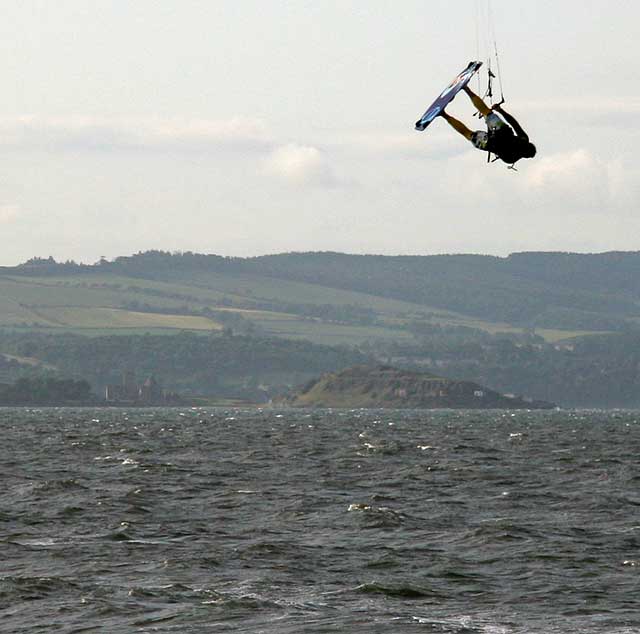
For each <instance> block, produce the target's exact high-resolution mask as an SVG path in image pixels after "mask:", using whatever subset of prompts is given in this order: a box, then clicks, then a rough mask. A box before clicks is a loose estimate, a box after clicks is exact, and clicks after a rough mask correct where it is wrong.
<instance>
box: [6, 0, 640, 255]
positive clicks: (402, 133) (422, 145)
mask: <svg viewBox="0 0 640 634" xmlns="http://www.w3.org/2000/svg"><path fill="white" fill-rule="evenodd" d="M491 5H492V13H493V24H494V28H495V33H496V39H497V44H498V50H499V54H500V64H501V70H502V79H503V85H504V89H505V93H506V99H507V103H506V104H505V107H508V109H509V110H510V112H512V113H513V114H514V115H515V116H517V117H518V119H519V120H520V122H521V124H522V125H523V127H524V128H525V129H526V130H527V132H528V133H529V135H530V137H531V139H532V140H533V141H534V142H535V143H536V145H537V146H538V156H537V157H536V158H535V159H533V160H531V161H521V162H520V163H519V164H518V167H519V171H518V172H513V171H510V170H508V169H507V168H506V166H505V165H504V164H503V163H501V162H498V163H494V164H492V165H487V164H486V162H485V156H486V155H485V154H484V153H481V152H479V151H478V150H475V149H474V148H473V147H472V146H471V145H470V144H469V143H468V142H466V141H465V140H464V139H463V138H462V137H460V136H458V135H457V134H455V133H454V132H453V130H451V129H450V128H449V127H448V125H446V123H445V122H444V121H443V120H441V119H439V120H437V121H435V122H434V124H433V125H432V126H431V127H430V128H429V129H428V130H427V131H425V132H422V133H420V132H416V131H414V129H413V124H414V122H415V121H416V119H418V118H419V116H420V115H421V114H422V112H423V111H424V110H425V108H426V107H427V106H428V105H429V103H430V102H431V101H432V100H433V98H434V97H435V96H436V95H437V94H438V93H439V92H440V91H441V90H442V89H443V88H444V86H445V85H446V84H447V83H448V82H449V81H450V80H451V79H452V78H453V77H454V76H455V75H456V74H457V73H458V72H459V71H460V70H461V69H462V68H463V67H464V66H466V64H467V63H468V62H469V60H471V59H474V58H476V56H477V55H478V52H480V58H481V59H484V58H485V57H486V50H487V46H486V45H485V40H486V39H487V38H486V33H487V28H486V19H485V14H486V8H487V1H486V0H478V1H476V0H459V1H457V2H453V1H451V0H442V1H440V0H403V1H402V2H398V1H393V0H366V1H364V0H362V1H358V2H356V1H349V0H322V1H321V2H320V1H306V0H297V1H285V0H233V1H232V0H228V1H227V0H217V1H216V0H198V1H196V0H180V1H178V0H174V1H169V0H136V1H135V2H131V1H130V0H108V1H107V0H77V1H76V0H56V2H51V1H49V0H42V1H38V2H36V1H32V0H16V1H12V0H4V1H3V2H2V21H1V22H0V78H1V80H2V85H3V90H2V101H1V102H0V164H1V170H0V236H1V252H0V264H15V263H18V262H21V261H24V260H26V259H28V258H30V257H32V256H36V255H37V256H45V257H46V256H49V255H52V256H53V257H55V258H56V259H61V260H65V259H76V260H80V261H83V262H94V261H96V260H97V259H98V258H99V257H100V256H106V257H107V258H113V257H116V256H118V255H128V254H131V253H134V252H137V251H141V250H147V249H162V250H168V251H175V250H181V251H186V250H191V251H197V252H204V253H217V254H223V255H241V256H245V255H258V254H264V253H277V252H283V251H294V250H295V251H307V250H334V251H345V252H350V253H383V254H433V253H459V252H465V253H490V254H496V255H506V254H508V253H510V252H513V251H521V250H563V251H580V252H594V251H595V252H600V251H607V250H637V249H638V248H639V241H638V237H639V236H640V213H639V211H640V209H639V204H638V203H639V202H640V158H639V151H638V148H639V147H640V126H639V125H638V120H639V119H638V117H639V116H640V73H638V70H637V60H638V57H639V56H638V49H639V42H638V39H639V38H638V36H639V34H640V29H639V27H638V24H639V23H640V5H639V4H638V3H637V2H635V1H633V0H609V2H606V3H605V2H602V0H597V1H592V0H553V1H552V0H535V2H532V1H531V0H509V1H508V2H507V1H506V0H493V2H492V3H491ZM474 85H477V84H475V83H474ZM448 111H449V112H450V113H451V114H454V115H457V116H459V117H460V118H462V119H464V120H465V121H466V122H467V123H468V124H469V125H470V126H471V127H475V128H480V127H481V123H480V122H478V120H477V119H474V118H473V117H472V114H473V109H472V107H471V106H470V105H469V103H468V99H467V98H466V96H465V95H464V94H460V95H459V96H458V97H457V99H456V100H455V101H454V103H453V104H451V106H450V107H449V109H448Z"/></svg>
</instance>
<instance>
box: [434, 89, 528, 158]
mask: <svg viewBox="0 0 640 634" xmlns="http://www.w3.org/2000/svg"><path fill="white" fill-rule="evenodd" d="M463 90H464V91H465V92H466V93H467V95H469V99H471V102H472V103H473V105H474V107H475V108H476V109H477V110H478V112H479V113H480V115H481V116H482V117H484V120H485V123H486V124H487V131H486V132H485V131H484V130H476V131H475V132H474V131H473V130H470V129H469V128H467V126H466V125H465V124H464V123H462V121H459V120H458V119H456V118H455V117H452V116H451V115H449V114H447V113H446V112H445V111H444V110H443V111H442V112H441V113H440V116H441V117H443V118H444V119H445V120H446V121H447V123H449V125H450V126H451V127H452V128H453V129H454V130H456V131H457V132H459V133H460V134H461V135H462V136H463V137H465V139H467V140H469V141H471V143H472V144H473V145H474V147H477V148H478V149H479V150H483V151H484V152H489V153H491V154H495V155H496V156H497V157H498V158H500V159H502V160H503V161H504V162H505V163H509V164H510V165H513V164H514V163H515V162H516V161H519V160H520V159H521V158H533V157H534V156H535V155H536V146H535V145H534V144H533V143H531V142H530V141H529V137H528V135H527V133H526V132H525V131H524V130H523V129H522V128H521V127H520V124H519V123H518V122H517V121H516V119H515V117H513V116H512V115H510V114H509V113H508V112H506V111H505V110H504V108H502V106H501V105H500V104H496V105H494V106H493V107H492V108H489V106H487V104H486V103H485V102H484V101H483V100H482V99H481V98H480V97H478V95H476V94H475V93H474V92H473V91H472V90H471V89H470V88H469V86H465V87H464V88H463ZM496 112H499V113H500V114H501V115H502V117H504V120H505V121H506V123H505V121H503V120H502V119H501V118H500V117H499V116H498V115H497V114H496ZM507 124H508V125H507Z"/></svg>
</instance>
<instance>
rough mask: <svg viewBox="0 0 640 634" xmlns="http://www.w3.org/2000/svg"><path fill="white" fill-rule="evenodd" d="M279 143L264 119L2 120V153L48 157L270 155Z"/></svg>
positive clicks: (48, 118)
mask: <svg viewBox="0 0 640 634" xmlns="http://www.w3.org/2000/svg"><path fill="white" fill-rule="evenodd" d="M272 145H273V139H272V137H271V135H270V133H269V131H268V129H267V126H266V125H265V124H264V122H262V121H261V120H259V119H250V118H243V117H232V118H230V119H224V120H216V119H185V118H163V117H144V118H107V117H86V116H75V117H73V116H72V117H37V116H20V117H13V118H4V119H0V148H2V147H4V148H8V149H13V150H34V149H35V150H45V151H55V152H58V151H61V150H62V151H64V150H73V151H78V150H80V151H82V150H84V151H114V150H127V151H130V150H138V151H150V152H158V151H160V152H162V151H180V152H211V151H219V150H225V151H229V150H242V151H247V150H249V151H251V150H253V151H264V150H265V149H268V148H270V147H272Z"/></svg>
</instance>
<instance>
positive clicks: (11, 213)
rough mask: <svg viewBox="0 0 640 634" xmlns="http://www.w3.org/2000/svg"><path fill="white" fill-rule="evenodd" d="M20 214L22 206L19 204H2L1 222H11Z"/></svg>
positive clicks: (0, 209) (0, 206) (0, 207)
mask: <svg viewBox="0 0 640 634" xmlns="http://www.w3.org/2000/svg"><path fill="white" fill-rule="evenodd" d="M19 214H20V208H19V207H18V206H17V205H0V224H4V223H7V224H8V223H10V222H12V221H13V220H15V219H16V218H17V217H18V215H19Z"/></svg>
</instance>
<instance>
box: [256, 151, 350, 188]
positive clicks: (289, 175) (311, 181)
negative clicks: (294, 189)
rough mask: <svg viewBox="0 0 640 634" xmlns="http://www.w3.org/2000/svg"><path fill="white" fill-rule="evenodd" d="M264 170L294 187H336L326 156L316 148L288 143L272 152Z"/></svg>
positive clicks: (336, 180)
mask: <svg viewBox="0 0 640 634" xmlns="http://www.w3.org/2000/svg"><path fill="white" fill-rule="evenodd" d="M266 169H267V172H268V173H270V174H274V175H276V176H278V177H280V178H282V179H284V180H285V181H287V182H289V183H291V184H294V185H318V186H324V187H332V186H336V185H338V184H339V183H338V179H337V178H336V177H335V175H334V173H333V171H332V170H331V167H330V165H329V162H328V158H327V156H326V154H325V153H324V152H323V151H322V150H319V149H318V148H317V147H314V146H310V145H298V144H295V143H289V144H287V145H283V146H280V147H278V148H276V149H275V150H273V152H271V154H270V155H269V156H268V158H267V160H266Z"/></svg>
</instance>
